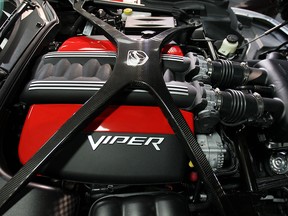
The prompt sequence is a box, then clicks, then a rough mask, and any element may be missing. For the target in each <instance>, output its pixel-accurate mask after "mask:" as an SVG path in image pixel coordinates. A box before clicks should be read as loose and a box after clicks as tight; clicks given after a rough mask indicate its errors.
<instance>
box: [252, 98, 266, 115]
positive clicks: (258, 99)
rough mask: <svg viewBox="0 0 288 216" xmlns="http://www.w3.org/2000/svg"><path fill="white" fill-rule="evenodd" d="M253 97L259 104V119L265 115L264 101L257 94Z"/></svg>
mask: <svg viewBox="0 0 288 216" xmlns="http://www.w3.org/2000/svg"><path fill="white" fill-rule="evenodd" d="M253 97H254V98H255V100H256V102H257V107H258V112H257V118H259V117H260V116H262V115H263V113H264V101H263V98H262V97H261V95H260V94H258V93H257V92H254V93H253Z"/></svg>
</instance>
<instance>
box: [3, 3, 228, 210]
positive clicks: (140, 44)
mask: <svg viewBox="0 0 288 216" xmlns="http://www.w3.org/2000/svg"><path fill="white" fill-rule="evenodd" d="M85 2H86V1H85V0H79V1H76V2H74V3H73V7H74V9H75V10H76V11H77V12H78V13H80V14H81V15H82V16H84V17H85V18H87V19H88V20H89V21H90V22H91V23H92V24H93V25H94V26H95V27H96V28H97V30H99V31H100V32H101V33H103V34H104V36H106V37H107V38H108V39H109V40H110V41H111V42H112V43H114V44H115V45H116V46H117V60H116V63H115V66H114V69H113V71H112V73H111V76H110V78H109V79H108V80H107V82H106V83H105V85H104V86H103V87H102V88H101V89H100V90H99V91H98V92H97V93H96V94H95V95H93V96H92V97H91V98H90V99H89V100H88V101H87V102H86V103H85V104H83V106H82V107H81V108H80V109H79V110H78V111H77V112H76V113H75V114H74V115H73V116H72V117H71V118H70V119H69V120H68V121H67V122H66V123H65V124H64V125H63V126H62V127H61V128H60V129H59V130H58V131H57V132H56V133H55V134H54V135H53V136H52V137H51V138H50V139H49V140H48V141H47V142H46V143H45V145H44V146H43V147H42V148H41V149H40V150H39V151H38V152H37V153H36V154H35V155H34V156H33V157H32V158H31V159H30V160H29V161H28V162H27V163H26V164H25V165H24V166H23V167H22V168H21V169H20V170H19V171H18V172H17V173H16V174H15V175H14V176H13V177H12V178H11V179H10V180H9V181H8V182H7V184H6V185H4V187H3V188H1V190H0V214H1V215H2V214H3V213H5V212H6V211H7V209H9V207H11V206H12V205H13V204H14V203H16V202H17V201H18V199H19V198H18V195H19V194H20V193H19V192H21V191H22V190H21V189H23V188H24V187H25V186H26V185H27V184H28V183H29V181H30V180H31V178H32V177H33V176H34V175H35V174H36V173H37V172H38V171H39V170H40V169H41V168H43V166H44V165H45V164H47V163H49V159H51V158H53V156H55V154H56V153H58V152H59V151H60V150H62V149H63V148H64V147H65V144H67V143H68V140H69V139H71V138H72V137H73V135H75V134H77V133H79V132H80V131H82V130H83V129H84V128H85V126H87V124H88V123H89V122H90V121H91V120H93V119H94V118H95V117H96V116H98V115H99V114H100V113H101V112H102V111H103V109H105V107H107V105H108V104H109V102H111V101H112V100H113V97H115V96H117V94H118V93H119V92H122V91H123V90H124V89H125V88H129V89H131V88H132V89H144V90H148V91H149V92H150V93H151V94H152V95H153V96H154V97H155V99H156V101H157V103H158V104H159V106H160V108H161V110H162V112H163V113H164V115H165V117H166V118H167V120H168V122H169V124H170V126H171V127H172V129H173V131H174V132H175V134H176V136H177V138H178V139H179V142H180V143H181V144H182V146H183V148H184V150H185V151H186V153H187V155H188V156H189V158H190V160H191V161H192V162H193V164H194V165H195V167H196V169H197V171H198V172H199V175H200V177H201V178H202V180H203V181H204V183H205V184H206V186H207V188H208V189H207V190H208V192H209V193H210V194H211V195H212V196H213V200H214V204H215V206H216V207H217V208H218V210H219V212H220V213H221V214H222V215H225V211H224V209H223V207H224V204H225V206H227V200H226V198H225V193H224V191H223V189H222V187H221V185H220V183H219V181H218V179H217V177H216V175H215V174H214V172H213V170H212V168H211V166H210V165H209V162H208V160H207V159H206V156H205V154H204V153H203V151H202V149H201V147H200V146H199V144H198V143H197V141H196V139H195V138H194V136H193V134H192V132H191V130H190V128H189V126H188V125H187V123H186V121H185V119H184V118H183V116H182V115H181V113H180V111H179V108H178V107H177V106H176V105H175V104H174V101H173V99H172V97H171V95H170V93H169V92H168V90H167V88H166V85H165V82H164V80H163V71H162V67H161V57H160V55H161V48H162V46H163V45H165V44H167V43H168V42H170V41H171V40H172V39H173V37H174V36H175V35H176V34H178V33H180V32H181V31H185V30H189V29H190V30H191V29H193V28H195V27H193V26H188V25H186V26H181V27H176V28H172V29H168V30H166V31H164V32H162V33H159V34H158V35H156V36H154V37H152V38H150V39H142V40H133V39H130V38H129V37H127V36H126V35H124V34H122V33H121V32H119V31H118V30H116V29H115V28H114V27H112V26H110V25H109V24H107V23H105V22H104V21H102V20H100V19H98V18H97V17H95V16H94V15H92V14H90V13H88V12H87V11H86V10H84V9H83V6H84V4H85ZM229 206H230V205H229ZM226 208H227V207H226ZM229 208H230V207H228V209H229Z"/></svg>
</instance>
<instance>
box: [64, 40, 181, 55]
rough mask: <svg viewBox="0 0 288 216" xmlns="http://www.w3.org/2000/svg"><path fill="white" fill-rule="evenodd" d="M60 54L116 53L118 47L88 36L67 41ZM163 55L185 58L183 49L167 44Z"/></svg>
mask: <svg viewBox="0 0 288 216" xmlns="http://www.w3.org/2000/svg"><path fill="white" fill-rule="evenodd" d="M58 51H59V52H81V51H86V52H87V51H105V52H116V47H115V46H114V45H113V44H112V43H111V42H110V41H109V40H96V39H93V38H90V37H87V36H79V37H72V38H69V39H68V40H66V41H65V42H64V43H63V44H62V45H61V46H60V47H59V49H58ZM162 53H164V54H170V55H178V56H183V52H182V50H181V48H180V47H179V46H177V45H174V44H167V45H165V46H164V48H163V49H162Z"/></svg>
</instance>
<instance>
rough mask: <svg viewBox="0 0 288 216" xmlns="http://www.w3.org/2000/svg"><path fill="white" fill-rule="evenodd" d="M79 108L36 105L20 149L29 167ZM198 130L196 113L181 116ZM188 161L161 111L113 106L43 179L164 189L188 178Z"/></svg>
mask: <svg viewBox="0 0 288 216" xmlns="http://www.w3.org/2000/svg"><path fill="white" fill-rule="evenodd" d="M80 106H81V105H79V104H49V105H45V104H38V105H32V106H31V108H30V111H29V113H28V115H27V118H26V121H25V124H24V127H23V130H22V134H21V138H20V144H19V158H20V161H21V162H22V163H23V164H24V163H26V162H27V161H28V160H29V159H30V158H31V157H32V156H33V154H34V153H35V152H37V150H38V149H39V148H41V146H42V145H43V144H44V143H45V142H46V141H47V140H48V139H49V138H50V136H52V135H53V134H54V133H55V132H56V131H57V130H58V129H59V128H60V126H61V125H62V124H63V123H64V122H65V121H66V120H67V119H68V118H69V117H70V116H71V115H73V113H74V112H75V111H77V110H78V109H79V108H80ZM182 114H183V116H184V117H185V119H186V121H187V123H188V124H189V126H190V128H191V129H192V130H193V121H192V119H193V116H192V113H190V112H187V111H182ZM186 167H187V159H186V156H185V153H184V151H183V149H182V146H181V145H180V144H179V143H178V140H177V138H176V137H175V135H174V134H173V131H172V129H171V128H170V126H169V124H168V122H167V120H166V118H165V117H164V115H163V114H162V112H161V110H160V108H158V107H149V106H115V107H114V106H113V107H109V108H108V109H106V110H105V111H104V112H103V113H102V114H101V115H100V116H98V117H97V118H96V119H95V120H94V121H93V122H92V123H91V124H90V125H89V126H88V127H87V128H86V129H85V130H84V131H83V132H82V133H79V134H78V135H77V137H75V138H74V139H73V140H70V142H69V145H68V146H66V148H65V149H64V150H63V151H62V152H61V153H60V154H59V155H58V156H57V157H56V158H53V159H52V160H51V162H50V163H49V165H48V167H46V169H45V171H44V172H43V173H42V174H44V175H49V176H53V177H56V178H63V179H68V180H74V181H81V182H95V183H114V184H115V183H116V184H117V183H132V184H144V183H152V182H153V183H163V182H178V181H181V179H182V178H183V176H184V172H185V168H186Z"/></svg>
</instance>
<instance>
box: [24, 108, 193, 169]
mask: <svg viewBox="0 0 288 216" xmlns="http://www.w3.org/2000/svg"><path fill="white" fill-rule="evenodd" d="M80 107H81V105H80V104H48V105H46V104H44V105H43V104H39V105H33V106H31V108H30V110H29V113H28V115H27V117H26V121H25V124H24V127H23V130H22V134H21V138H20V143H19V158H20V161H21V162H22V163H23V164H25V163H26V162H27V161H28V160H29V159H30V158H31V157H32V156H33V155H34V154H35V153H36V152H37V151H38V149H39V148H41V147H42V145H43V144H44V143H45V142H46V141H47V140H48V139H49V138H50V137H51V136H52V135H53V134H54V133H55V132H56V131H57V130H58V129H59V128H60V127H61V126H62V125H63V124H64V123H65V122H66V121H67V120H68V119H69V118H70V117H71V116H72V115H73V114H74V113H75V112H76V111H77V110H78V109H79V108H80ZM181 113H182V115H183V116H184V118H185V119H186V121H187V123H188V125H189V126H190V128H191V130H192V131H193V130H194V124H193V114H192V113H190V112H187V111H181ZM85 130H86V131H99V132H100V131H102V132H103V131H105V132H111V133H112V132H113V133H116V132H117V133H143V134H173V130H172V129H171V127H170V125H169V124H168V122H167V120H166V118H165V116H164V115H163V113H162V111H161V110H160V108H159V107H147V106H113V107H112V106H111V107H109V108H107V109H106V110H105V111H104V112H103V113H102V114H101V115H100V116H98V117H97V118H96V119H95V120H94V121H93V122H91V124H90V125H89V126H88V127H87V128H86V129H85Z"/></svg>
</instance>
